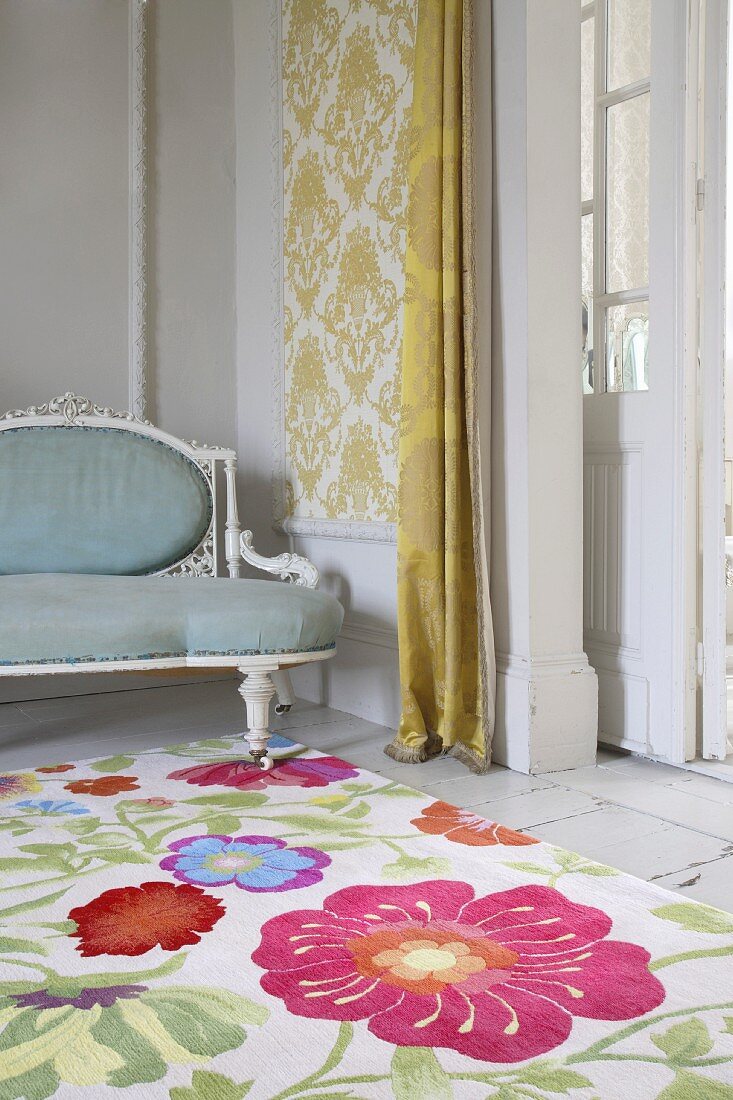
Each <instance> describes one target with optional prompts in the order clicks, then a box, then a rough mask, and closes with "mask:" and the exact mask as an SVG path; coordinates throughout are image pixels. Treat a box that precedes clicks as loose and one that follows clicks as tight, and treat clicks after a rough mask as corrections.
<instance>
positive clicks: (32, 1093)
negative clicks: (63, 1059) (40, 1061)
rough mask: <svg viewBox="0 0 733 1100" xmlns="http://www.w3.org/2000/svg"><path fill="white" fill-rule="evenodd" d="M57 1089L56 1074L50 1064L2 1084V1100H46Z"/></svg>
mask: <svg viewBox="0 0 733 1100" xmlns="http://www.w3.org/2000/svg"><path fill="white" fill-rule="evenodd" d="M58 1087H59V1078H58V1074H57V1073H55V1072H54V1068H53V1066H52V1065H51V1064H50V1063H48V1062H47V1063H46V1064H45V1065H43V1066H37V1067H36V1068H35V1069H31V1070H29V1071H28V1073H22V1074H21V1075H20V1076H19V1077H13V1078H11V1080H9V1081H4V1082H3V1088H4V1089H7V1091H6V1092H3V1100H47V1098H48V1097H49V1096H53V1094H54V1093H55V1092H56V1090H57V1089H58Z"/></svg>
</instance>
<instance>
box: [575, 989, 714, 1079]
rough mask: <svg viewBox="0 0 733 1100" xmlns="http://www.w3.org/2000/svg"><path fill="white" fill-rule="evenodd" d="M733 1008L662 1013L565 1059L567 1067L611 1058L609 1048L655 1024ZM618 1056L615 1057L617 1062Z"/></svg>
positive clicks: (701, 1008) (710, 1007) (631, 1025)
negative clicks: (693, 1013)
mask: <svg viewBox="0 0 733 1100" xmlns="http://www.w3.org/2000/svg"><path fill="white" fill-rule="evenodd" d="M727 1008H733V1001H721V1002H718V1003H717V1004H708V1005H697V1006H696V1007H695V1008H694V1009H689V1008H679V1009H676V1010H675V1011H674V1012H660V1013H659V1014H658V1015H656V1016H650V1017H648V1018H647V1019H646V1020H640V1021H638V1022H637V1023H635V1024H629V1026H628V1027H624V1028H622V1029H621V1030H620V1031H617V1032H615V1034H613V1035H608V1036H606V1038H605V1039H599V1040H598V1042H597V1043H593V1044H592V1045H591V1046H589V1047H588V1049H587V1050H581V1051H578V1053H577V1054H571V1055H569V1057H568V1058H566V1059H565V1064H566V1065H578V1064H579V1063H581V1062H595V1061H598V1060H599V1059H603V1058H608V1057H609V1056H608V1055H606V1054H604V1051H606V1050H607V1049H608V1047H611V1046H615V1044H616V1043H620V1042H622V1041H623V1040H624V1039H628V1038H629V1037H630V1036H631V1035H636V1033H637V1032H639V1031H643V1030H644V1029H645V1028H647V1027H651V1026H652V1025H653V1024H658V1023H660V1022H661V1021H662V1020H670V1019H673V1018H675V1017H677V1018H678V1017H680V1016H689V1015H690V1012H692V1011H694V1012H696V1013H697V1012H716V1011H719V1010H721V1009H727ZM616 1057H617V1056H616V1055H614V1056H613V1058H614V1060H616ZM636 1060H637V1061H645V1060H646V1057H645V1056H644V1057H642V1058H640V1059H636Z"/></svg>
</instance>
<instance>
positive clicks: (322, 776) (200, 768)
mask: <svg viewBox="0 0 733 1100" xmlns="http://www.w3.org/2000/svg"><path fill="white" fill-rule="evenodd" d="M358 774H359V771H358V769H357V768H355V767H353V765H352V764H347V763H346V761H345V760H339V758H338V757H337V756H294V757H291V758H290V759H288V760H277V761H276V762H275V766H274V768H273V769H272V771H271V772H266V771H262V769H261V768H258V767H257V765H256V764H253V763H252V762H251V760H223V761H221V763H218V764H196V765H195V766H194V767H193V768H183V769H182V770H181V771H177V772H171V773H170V775H169V776H168V778H169V779H185V781H186V783H194V784H195V785H196V786H197V787H214V786H220V787H237V788H238V789H239V790H243V789H247V790H249V789H259V790H261V789H262V788H264V787H273V786H274V787H277V786H281V787H327V786H328V784H329V783H338V782H340V780H342V779H353V778H354V777H355V776H357V775H358Z"/></svg>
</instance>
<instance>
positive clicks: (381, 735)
mask: <svg viewBox="0 0 733 1100" xmlns="http://www.w3.org/2000/svg"><path fill="white" fill-rule="evenodd" d="M273 725H274V727H275V728H277V729H282V730H283V731H286V730H287V731H288V734H289V736H293V737H294V738H296V739H297V740H298V741H301V742H303V743H304V744H306V745H309V746H311V747H313V748H316V749H321V750H325V751H327V752H329V753H333V754H334V755H337V756H342V757H343V758H344V759H346V760H349V761H352V762H353V763H354V764H357V765H359V766H361V767H364V768H367V769H369V770H371V771H375V772H379V773H380V774H382V775H388V776H393V777H398V778H399V779H400V780H402V781H403V782H405V783H407V784H409V785H411V786H413V787H418V788H419V789H421V790H424V791H427V792H428V793H430V794H432V795H434V796H435V797H436V798H442V799H445V800H446V801H447V802H452V803H455V804H456V805H458V806H467V807H471V808H472V809H475V810H476V812H478V813H481V814H483V815H484V816H486V817H489V818H491V819H492V820H498V821H501V822H503V823H504V824H505V825H510V826H512V827H514V828H515V829H521V830H525V831H527V832H530V833H532V834H533V835H534V836H537V837H540V838H542V839H543V840H548V841H550V842H551V843H553V844H558V845H562V846H563V847H566V848H569V849H571V850H573V851H577V852H581V853H582V854H583V855H586V856H588V857H590V858H592V859H595V860H598V861H600V862H603V863H608V864H611V865H612V866H614V867H618V868H620V869H621V870H624V871H628V872H629V873H630V874H633V875H637V876H639V877H641V878H646V879H651V880H654V881H655V882H657V883H659V884H660V885H662V886H665V887H667V888H668V889H670V890H672V891H674V892H675V893H676V894H677V895H678V896H684V897H691V898H696V899H697V900H699V901H704V902H707V903H708V904H710V905H717V906H719V907H720V908H722V909H726V910H729V911H733V859H731V857H732V856H733V784H731V783H725V782H722V781H720V780H718V779H714V778H711V777H709V776H706V775H699V774H695V773H693V772H690V771H685V770H682V769H679V768H672V767H668V766H667V765H664V764H655V763H652V762H649V761H645V760H640V759H638V758H635V757H630V756H621V755H619V754H615V753H611V752H606V751H602V752H600V753H599V756H598V765H597V766H596V767H591V768H578V769H576V770H574V771H566V772H556V773H554V774H551V775H541V776H526V775H521V774H519V773H517V772H510V771H507V770H506V769H505V768H500V767H497V766H495V767H493V768H492V769H491V771H490V773H489V774H488V775H484V776H476V775H471V774H470V773H469V772H467V771H466V769H465V768H463V767H461V766H460V765H459V764H457V763H456V762H455V761H453V760H451V759H449V758H447V759H438V760H433V761H430V762H429V763H427V764H422V765H417V766H415V765H410V764H396V763H395V762H394V761H392V760H390V759H389V758H388V757H386V756H385V755H384V753H383V752H382V746H383V745H384V744H386V742H387V741H388V740H390V739H391V737H392V733H391V731H390V730H387V729H385V728H384V727H383V726H378V725H375V724H374V723H372V722H366V721H364V720H363V719H361V718H355V717H353V716H351V715H348V714H344V713H342V712H340V711H336V710H330V709H328V708H327V707H319V706H316V705H314V704H313V703H299V704H298V705H297V707H296V708H295V709H294V710H293V711H292V712H291V713H290V714H287V715H283V716H282V717H280V718H276V719H275V722H274V723H273ZM242 728H243V708H242V704H241V701H240V699H239V696H238V694H237V691H236V688H235V684H234V682H232V681H228V682H227V681H224V682H222V681H220V682H218V683H201V684H195V685H182V686H179V687H159V688H150V689H147V690H142V691H118V692H111V693H106V694H100V695H80V696H71V697H68V698H63V699H43V700H36V701H33V702H27V703H13V704H11V703H6V704H2V705H0V768H2V769H14V768H24V767H38V766H42V765H46V764H54V763H61V762H64V761H66V760H81V759H85V758H87V757H94V756H100V755H110V754H112V753H113V752H118V751H129V750H141V749H145V748H155V747H156V746H159V745H164V744H175V743H178V742H183V741H195V740H196V739H198V738H201V737H212V736H217V735H220V734H224V733H228V734H231V733H233V732H235V731H237V730H241V729H242Z"/></svg>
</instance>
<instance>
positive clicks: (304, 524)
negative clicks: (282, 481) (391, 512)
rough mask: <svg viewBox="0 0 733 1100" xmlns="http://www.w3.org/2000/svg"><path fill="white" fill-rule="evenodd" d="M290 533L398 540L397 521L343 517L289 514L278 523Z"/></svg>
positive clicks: (308, 535) (324, 537) (362, 540)
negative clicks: (373, 521)
mask: <svg viewBox="0 0 733 1100" xmlns="http://www.w3.org/2000/svg"><path fill="white" fill-rule="evenodd" d="M276 526H277V528H278V530H280V531H284V532H285V533H286V534H288V535H302V536H304V537H306V538H316V539H345V540H347V541H349V542H386V543H395V542H397V525H396V524H395V523H359V522H356V521H350V520H341V519H303V518H301V517H298V516H288V517H286V518H285V519H282V520H281V521H280V522H279V523H278V524H276Z"/></svg>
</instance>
